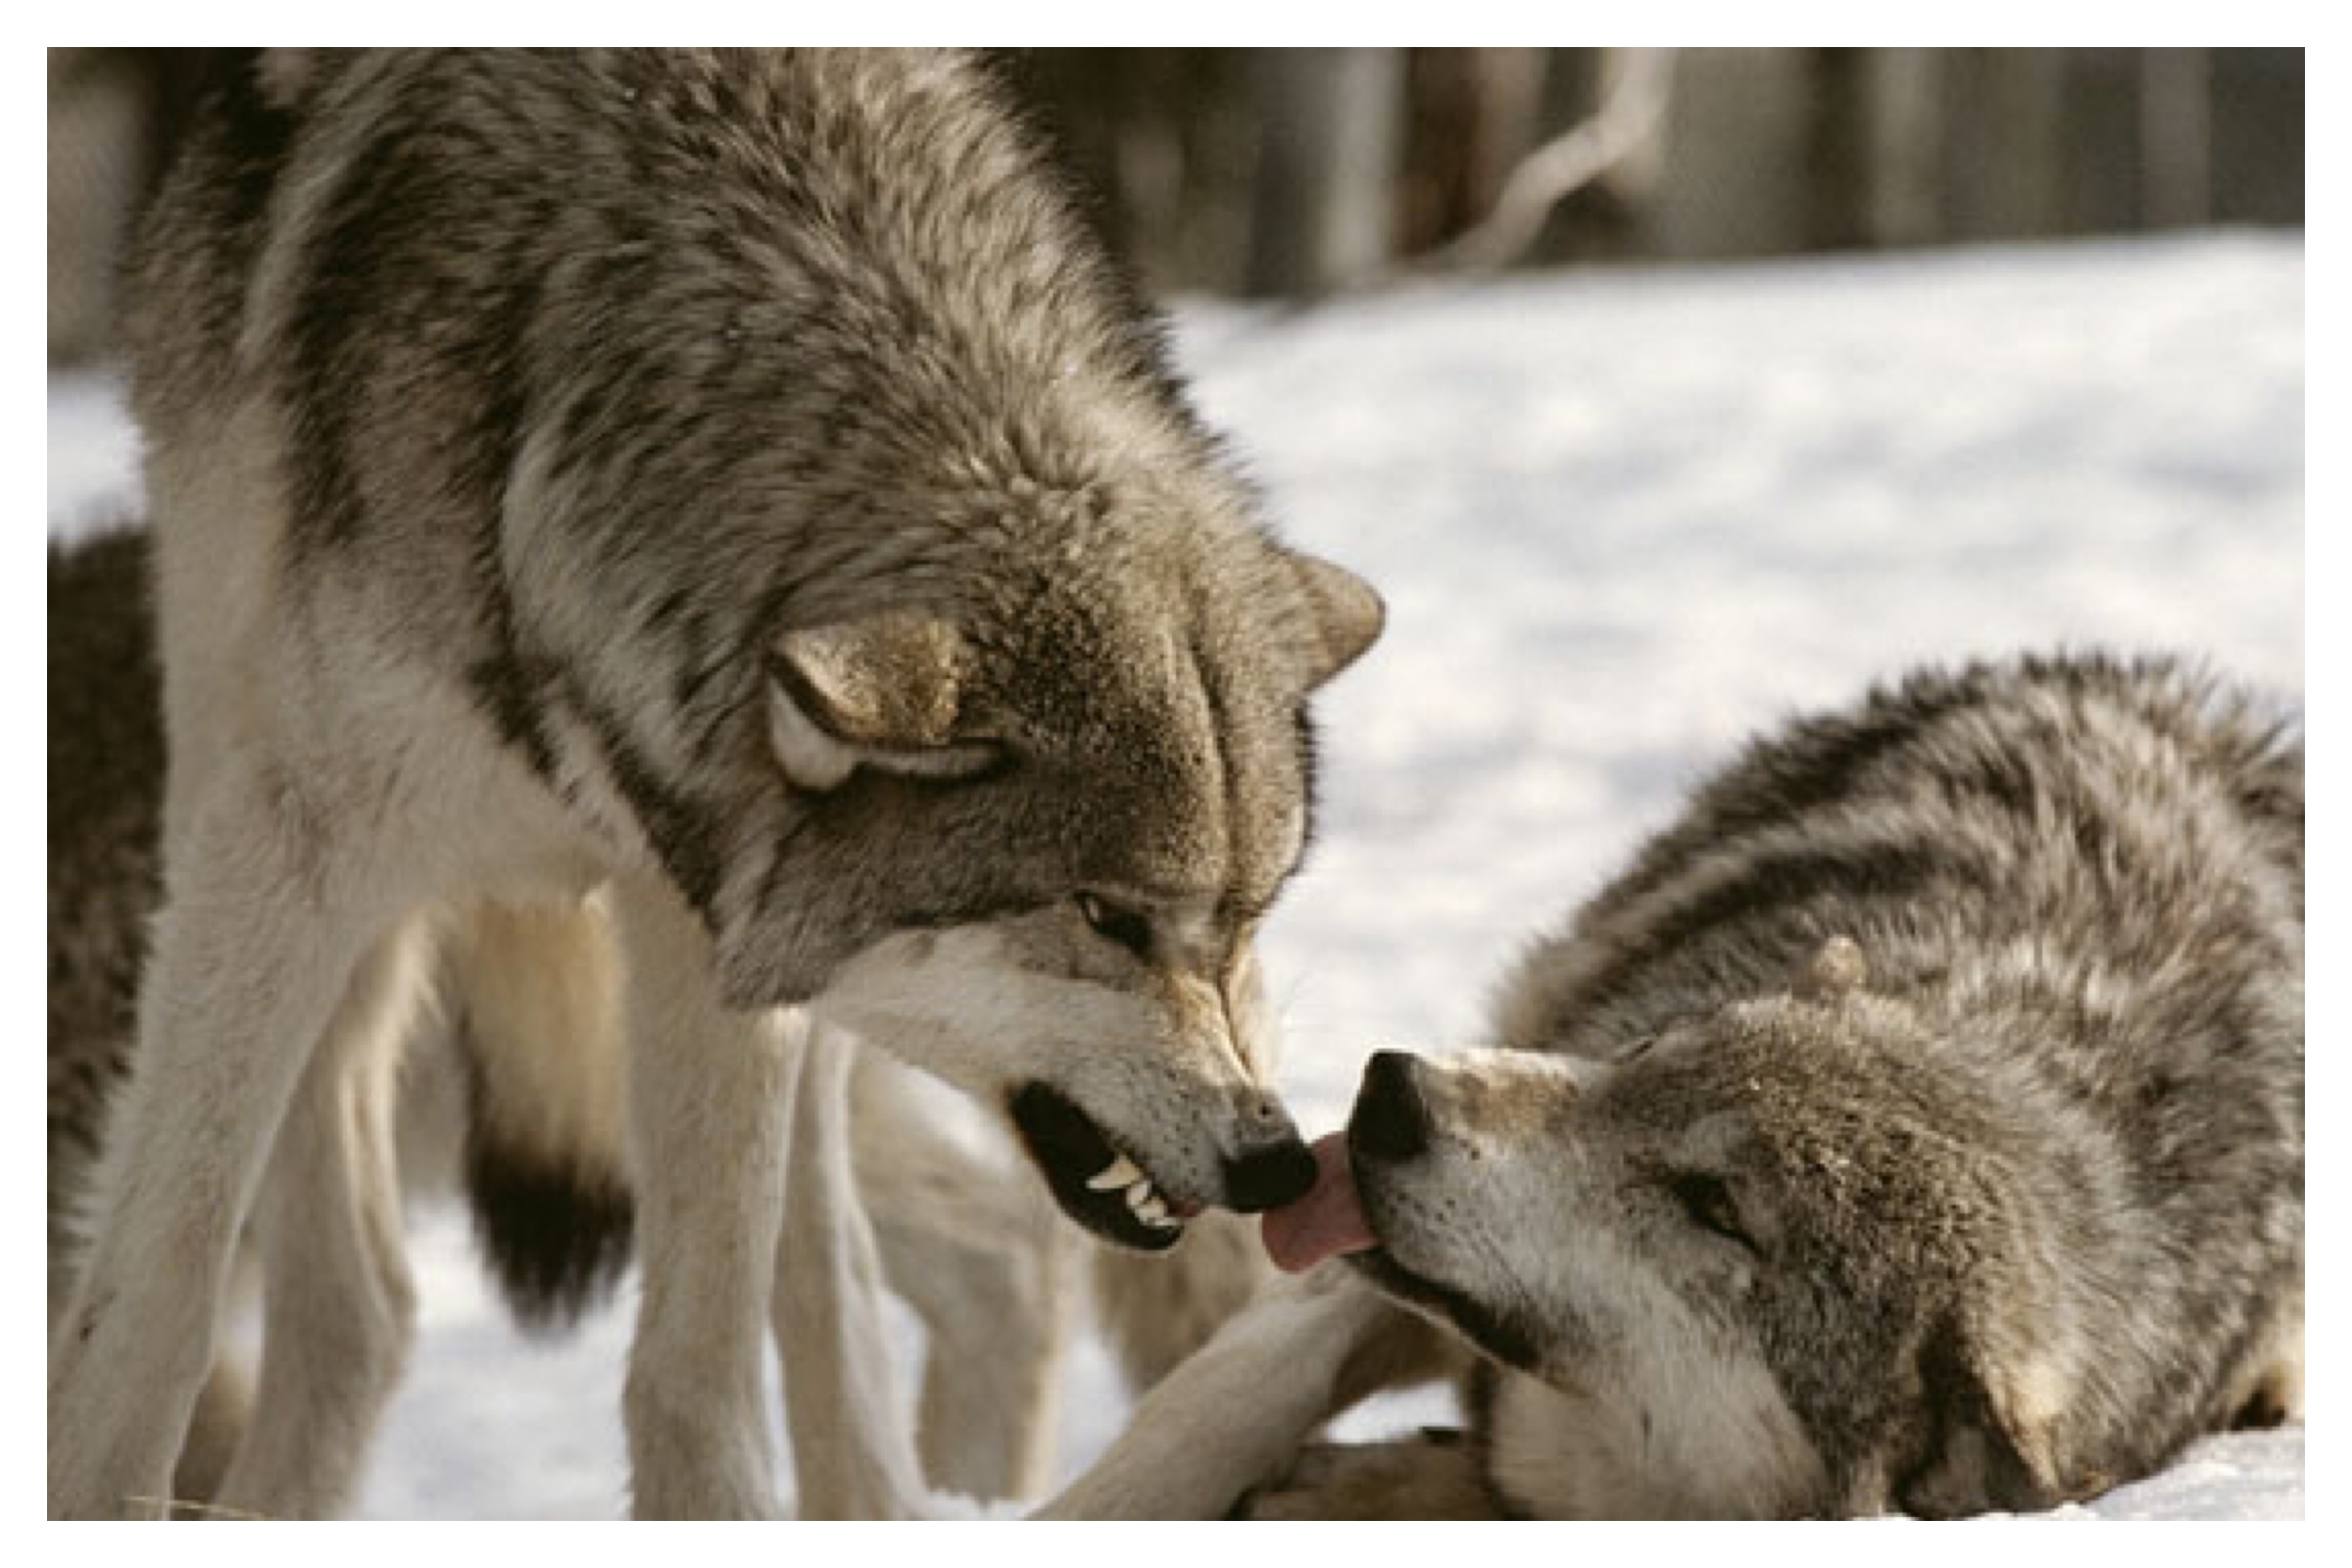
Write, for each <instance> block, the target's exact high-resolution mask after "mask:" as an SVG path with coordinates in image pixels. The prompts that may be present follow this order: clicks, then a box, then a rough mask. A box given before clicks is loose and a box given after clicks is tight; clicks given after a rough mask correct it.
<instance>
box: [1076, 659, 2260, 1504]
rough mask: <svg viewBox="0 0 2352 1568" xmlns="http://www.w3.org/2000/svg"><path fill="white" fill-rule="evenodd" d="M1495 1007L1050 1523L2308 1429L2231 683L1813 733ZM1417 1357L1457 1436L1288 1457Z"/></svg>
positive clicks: (2256, 886)
mask: <svg viewBox="0 0 2352 1568" xmlns="http://www.w3.org/2000/svg"><path fill="white" fill-rule="evenodd" d="M1497 1020H1498V1022H1497V1030H1498V1036H1499V1041H1500V1049H1495V1050H1490V1051H1483V1052H1478V1053H1473V1054H1468V1055H1466V1056H1464V1057H1463V1058H1462V1059H1460V1060H1458V1061H1452V1062H1447V1063H1443V1064H1441V1063H1437V1062H1431V1061H1424V1060H1420V1059H1416V1058H1415V1057H1412V1056H1409V1055H1406V1054H1399V1053H1392V1052H1383V1053H1380V1054H1376V1055H1374V1056H1373V1057H1372V1059H1371V1061H1370V1062H1369V1064H1368V1065H1367V1066H1366V1068H1365V1071H1364V1076H1363V1082H1362V1087H1361V1090H1360V1092H1359V1094H1358V1096H1357V1099H1356V1103H1355V1106H1354V1109H1353V1112H1352V1114H1351V1116H1350V1119H1349V1121H1348V1128H1347V1130H1346V1133H1345V1134H1344V1135H1334V1136H1333V1137H1332V1138H1331V1139H1329V1140H1326V1141H1325V1142H1324V1143H1323V1144H1320V1145H1318V1147H1317V1152H1318V1158H1319V1160H1320V1161H1321V1163H1322V1165H1323V1167H1324V1174H1323V1179H1322V1180H1321V1181H1320V1182H1319V1183H1318V1185H1317V1188H1316V1190H1315V1192H1314V1193H1313V1194H1311V1195H1310V1196H1309V1197H1308V1198H1307V1199H1306V1200H1304V1201H1301V1202H1299V1203H1298V1204H1294V1205H1289V1206H1287V1207H1285V1208H1284V1209H1282V1210H1279V1211H1277V1212H1276V1213H1274V1214H1272V1215H1269V1216H1268V1217H1267V1219H1266V1221H1265V1234H1266V1240H1267V1244H1268V1247H1269V1249H1270V1250H1271V1251H1272V1252H1273V1253H1274V1255H1275V1257H1276V1259H1277V1261H1279V1262H1281V1263H1282V1264H1284V1266H1285V1267H1287V1268H1290V1269H1293V1270H1306V1271H1308V1272H1305V1273H1304V1274H1303V1275H1302V1276H1301V1277H1300V1278H1299V1280H1296V1281H1286V1282H1284V1285H1283V1286H1282V1287H1278V1288H1276V1289H1275V1290H1274V1291H1271V1292H1269V1293H1268V1295H1267V1296H1266V1297H1265V1298H1264V1299H1262V1300H1261V1302H1260V1304H1258V1305H1256V1306H1253V1307H1252V1308H1251V1309H1250V1311H1248V1312H1246V1313H1245V1314H1243V1315H1242V1316H1241V1317H1239V1318H1237V1319H1236V1320H1234V1321H1233V1322H1232V1323H1230V1324H1228V1325H1227V1327H1226V1329H1225V1330H1224V1331H1223V1332H1222V1333H1221V1334H1220V1335H1219V1336H1218V1338H1217V1339H1215V1340H1213V1341H1212V1342H1210V1344H1209V1346H1208V1347H1207V1348H1205V1349H1204V1350H1203V1351H1202V1352H1201V1354H1200V1355H1199V1356H1198V1357H1196V1358H1195V1359H1194V1360H1193V1361H1192V1362H1190V1363H1188V1364H1187V1365H1186V1366H1184V1367H1182V1368H1179V1369H1178V1371H1177V1372H1176V1373H1175V1374H1174V1375H1173V1376H1172V1377H1171V1378H1170V1379H1168V1380H1167V1381H1166V1382H1164V1383H1162V1384H1161V1385H1160V1386H1159V1388H1158V1389H1157V1390H1156V1391H1154V1393H1153V1394H1152V1396H1151V1397H1148V1398H1147V1399H1146V1400H1145V1401H1144V1403H1143V1404H1142V1405H1141V1406H1140V1407H1139V1409H1138V1411H1137V1414H1136V1417H1135V1420H1134V1423H1133V1425H1132V1427H1131V1429H1130V1431H1129V1433H1128V1435H1127V1436H1126V1437H1124V1438H1122V1439H1121V1440H1120V1443H1119V1444H1118V1445H1117V1446H1114V1448H1113V1449H1112V1451H1111V1453H1110V1454H1109V1455H1108V1456H1106V1458H1105V1460H1104V1461H1103V1464H1102V1465H1101V1466H1099V1467H1098V1468H1097V1469H1096V1470H1095V1471H1094V1472H1092V1473H1091V1474H1090V1475H1089V1476H1088V1477H1087V1478H1086V1479H1085V1480H1083V1481H1082V1482H1081V1483H1080V1484H1079V1485H1078V1487H1076V1488H1075V1489H1073V1491H1072V1492H1071V1493H1070V1494H1069V1495H1066V1496H1065V1497H1064V1498H1062V1499H1061V1501H1060V1503H1059V1507H1061V1508H1062V1509H1064V1510H1066V1511H1070V1512H1076V1513H1103V1512H1117V1513H1146V1514H1171V1513H1185V1512H1215V1511H1221V1510H1223V1509H1224V1508H1225V1507H1227V1506H1228V1505H1230V1504H1231V1503H1232V1502H1233V1501H1234V1499H1235V1498H1236V1496H1237V1495H1241V1494H1243V1493H1244V1492H1245V1490H1246V1489H1254V1490H1252V1491H1250V1495H1249V1496H1248V1498H1247V1500H1246V1503H1245V1506H1246V1508H1247V1510H1248V1511H1250V1512H1252V1513H1254V1514H1256V1515H1259V1516H1272V1517H1285V1516H1294V1517H1295V1516H1312V1515H1341V1516H1354V1515H1362V1514H1395V1515H1405V1516H1452V1515H1468V1516H1479V1515H1495V1514H1502V1515H1521V1516H1524V1515H1543V1516H1556V1517H1571V1518H1578V1517H1654V1516H1693V1515H1695V1516H1745V1517H1759V1516H1760V1517H1787V1516H1807V1515H1810V1516H1822V1515H1834V1516H1845V1515H1864V1514H1873V1513H1880V1512H1885V1511H1887V1510H1890V1509H1898V1508H1899V1509H1903V1510H1907V1511H1910V1512H1915V1513H1923V1514H1931V1515H1952V1514H1962V1513H1974V1512H1981V1511H1985V1510H1988V1509H2005V1510H2021V1509H2042V1508H2047V1507H2050V1506H2053V1505H2055V1504H2057V1503H2059V1502H2061V1501H2065V1500H2070V1499H2077V1498H2082V1497H2087V1496H2090V1495H2095V1494H2097V1493H2099V1492H2101V1491H2103V1490H2105V1489H2107V1488H2109V1487H2112V1486H2115V1485H2118V1484H2120V1483H2123V1482H2127V1481H2131V1480H2133V1479H2135V1478H2137V1477H2141V1476H2144V1475H2147V1474H2149V1473H2150V1472H2152V1471H2154V1470H2155V1469H2157V1468H2158V1467H2160V1466H2162V1465H2164V1464H2165V1463H2167V1462H2168V1461H2169V1460H2170V1459H2171V1458H2172V1457H2173V1456H2175V1455H2176V1454H2178V1453H2179V1452H2180V1448H2181V1447H2182V1446H2183V1445H2185V1444H2187V1443H2188V1442H2189V1441H2190V1440H2191V1439H2193V1438H2194V1437H2196V1436H2197V1435H2198V1434H2200V1433H2204V1432H2208V1431H2212V1430H2215V1429H2217V1428H2226V1427H2229V1426H2232V1425H2239V1424H2267V1423H2272V1422H2277V1421H2280V1420H2284V1419H2299V1418H2300V1417H2301V1415H2302V1411H2303V1376H2302V1367H2303V777H2302V748H2301V743H2300V741H2299V739H2293V738H2291V736H2290V732H2289V731H2288V729H2287V728H2286V727H2285V726H2284V725H2282V724H2278V723H2274V722H2270V721H2267V720H2265V719H2264V718H2263V717H2262V716H2261V713H2260V711H2259V710H2258V709H2257V708H2256V707H2255V706H2253V705H2252V704H2251V703H2250V702H2248V701H2246V700H2244V699H2241V698H2238V697H2234V696H2231V695H2229V694H2228V693H2226V692H2225V691H2224V690H2223V689H2222V688H2221V687H2220V686H2219V685H2218V684H2217V683H2216V682H2215V681H2213V680H2212V679H2211V678H2209V677H2205V676H2202V675H2198V674H2194V673H2190V672H2186V671H2184V670H2183V669H2182V668H2181V667H2180V666H2178V665H2176V664H2173V663H2169V662H2157V661H2150V662H2135V663H2125V662H2116V661H2112V660H2107V659H2102V658H2096V657H2082V658H2066V659H2054V660H2026V661H2022V662H2014V663H2010V664H2005V665H1999V666H1992V665H1985V666H1975V667H1971V668H1969V669H1967V670H1965V671H1963V672H1960V673H1957V674H1952V675H1948V676H1947V675H1942V674H1935V673H1926V674H1920V675H1917V676H1915V677H1913V678H1911V679H1909V680H1907V681H1905V682H1903V683H1901V684H1900V685H1899V686H1897V687H1895V688H1893V689H1890V690H1883V691H1881V692H1879V693H1877V694H1874V695H1873V696H1872V697H1871V698H1870V699H1869V700H1868V701H1867V702H1865V703H1864V704H1862V705H1861V706H1860V707H1859V708H1858V709H1856V710H1853V711H1847V712H1843V713H1839V714H1836V715H1833V716H1828V717H1821V718H1815V719H1812V720H1809V721H1807V722H1803V723H1799V724H1797V725H1795V726H1794V727H1792V728H1790V729H1789V730H1788V731H1787V732H1786V733H1784V734H1781V735H1780V736H1778V737H1776V738H1773V739H1770V740H1767V741H1764V742H1761V743H1759V744H1757V745H1756V746H1754V747H1753V748H1752V749H1751V750H1749V751H1748V752H1747V754H1746V755H1745V756H1744V757H1742V758H1741V759H1740V760H1739V761H1738V762H1736V763H1735V764H1734V765H1733V766H1731V767H1730V768H1729V769H1728V770H1727V771H1725V772H1724V773H1722V774H1721V775H1720V776H1719V777H1717V778H1716V779H1715V780H1714V781H1713V782H1712V783H1710V784H1708V785H1707V786H1706V787H1705V788H1703V789H1702V790H1700V791H1699V792H1698V794H1697V796H1696V798H1695V800H1694V802H1693V803H1692V805H1691V809H1689V811H1688V812H1687V813H1686V814H1685V815H1684V816H1683V818H1682V819H1681V820H1680V821H1679V822H1678V823H1676V824H1675V825H1674V826H1673V827H1671V828H1670V829H1669V830H1668V831H1666V832H1665V833H1664V834H1663V835H1662V836H1660V837H1658V838H1657V839H1655V840H1654V841H1653V842H1651V843H1650V845H1649V846H1648V847H1647V848H1646V849H1645V850H1644V851H1643V852H1642V855H1641V856H1640V857H1639V858H1637V859H1636V860H1635V862H1634V864H1633V866H1632V868H1631V869H1630V870H1628V871H1627V872H1626V873H1625V874H1623V875H1622V876H1620V877H1619V878H1618V879H1617V880H1616V881H1614V882H1613V883H1611V884H1610V885H1609V886H1608V887H1607V888H1606V889H1605V890H1604V891H1602V892H1601V893H1600V894H1599V895H1598V896H1597V897H1596V898H1595V899H1593V901H1592V902H1591V903H1590V904H1589V905H1588V906H1587V907H1585V908H1584V910H1583V911H1582V912H1581V913H1580V914H1579V915H1578V916H1577V917H1576V918H1575V920H1574V921H1573V922H1572V923H1571V924H1570V925H1569V926H1568V927H1567V928H1566V929H1565V931H1563V932H1562V933H1561V934H1559V935H1557V936H1554V937H1552V938H1550V939H1548V940H1545V941H1544V942H1541V943H1539V944H1537V945H1536V946H1535V947H1534V948H1533V950H1532V951H1531V952H1530V953H1529V954H1528V955H1527V956H1526V957H1525V959H1524V960H1523V961H1522V962H1521V963H1520V964H1519V966H1518V969H1517V972H1516V974H1515V976H1514V977H1513V978H1512V979H1511V981H1510V982H1509V984H1508V985H1507V986H1506V987H1505V988H1504V989H1503V991H1502V993H1501V999H1500V1005H1499V1007H1498V1009H1497ZM1341 1254H1345V1255H1346V1261H1345V1262H1324V1260H1325V1259H1328V1258H1333V1257H1335V1256H1338V1255H1341ZM1318 1264H1321V1265H1322V1266H1319V1267H1318V1266H1316V1265H1318ZM1389 1303H1401V1304H1402V1305H1403V1306H1404V1307H1406V1308H1409V1309H1410V1313H1411V1314H1412V1315H1411V1316H1403V1315H1400V1314H1399V1313H1398V1312H1397V1310H1396V1308H1395V1306H1393V1305H1391V1304H1389ZM1416 1337H1418V1338H1419V1339H1421V1340H1422V1341H1423V1342H1424V1343H1422V1344H1420V1345H1418V1346H1416V1345H1415V1344H1414V1343H1413V1342H1414V1341H1415V1339H1416ZM1432 1339H1434V1340H1435V1341H1436V1342H1437V1344H1438V1347H1439V1348H1441V1349H1443V1348H1450V1349H1451V1351H1452V1352H1453V1353H1455V1354H1463V1353H1469V1354H1472V1355H1474V1356H1475V1362H1474V1370H1472V1372H1471V1373H1470V1375H1469V1380H1468V1388H1467V1391H1466V1393H1465V1408H1466V1409H1467V1410H1468V1411H1469V1413H1470V1416H1471V1420H1470V1425H1469V1430H1468V1431H1467V1432H1466V1433H1464V1434H1444V1435H1433V1436H1425V1437H1423V1438H1420V1439H1415V1440H1409V1441H1404V1442H1398V1443H1393V1444H1381V1445H1367V1446H1358V1447H1311V1448H1308V1449H1306V1450H1305V1451H1304V1452H1303V1453H1298V1452H1293V1451H1289V1450H1288V1449H1286V1445H1287V1444H1290V1443H1295V1442H1296V1441H1297V1440H1299V1438H1301V1437H1303V1436H1304V1435H1305V1433H1306V1432H1307V1431H1308V1430H1310V1429H1311V1428H1312V1427H1313V1426H1314V1425H1315V1424H1317V1423H1319V1422H1320V1421H1321V1420H1322V1419H1323V1418H1324V1417H1325V1416H1326V1415H1328V1414H1329V1413H1330V1411H1331V1409H1332V1408H1334V1407H1335V1406H1336V1405H1337V1404H1339V1403H1342V1402H1345V1401H1346V1400H1347V1399H1348V1398H1349V1397H1354V1396H1355V1395H1356V1394H1357V1393H1359V1392H1361V1391H1362V1390H1363V1389H1364V1388H1365V1387H1367V1386H1369V1385H1371V1384H1374V1383H1377V1382H1378V1381H1379V1380H1381V1379H1382V1378H1384V1377H1388V1376H1393V1375H1396V1373H1397V1369H1400V1368H1404V1367H1410V1366H1416V1365H1426V1364H1427V1363H1428V1358H1429V1356H1430V1355H1431V1354H1432V1347H1431V1345H1430V1344H1429V1343H1427V1342H1428V1341H1430V1340H1432ZM1234 1402H1240V1403H1242V1404H1243V1405H1245V1406H1246V1407H1247V1408H1249V1409H1250V1411H1251V1412H1252V1414H1251V1418H1250V1421H1249V1422H1247V1423H1244V1422H1239V1421H1236V1420H1235V1419H1234V1417H1233V1415H1232V1405H1233V1403H1234ZM1211 1431H1213V1432H1214V1433H1215V1434H1216V1436H1215V1437H1214V1438H1213V1439H1212V1438H1211V1437H1210V1433H1211ZM1236 1432H1241V1433H1243V1434H1244V1435H1242V1436H1241V1437H1240V1438H1239V1439H1238V1440H1229V1439H1228V1438H1227V1436H1226V1434H1228V1433H1236Z"/></svg>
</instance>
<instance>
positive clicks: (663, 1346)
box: [613, 877, 807, 1519]
mask: <svg viewBox="0 0 2352 1568" xmlns="http://www.w3.org/2000/svg"><path fill="white" fill-rule="evenodd" d="M613 894H614V897H613V913H614V916H615V919H616V922H617V928H618V932H619V936H620V941H621V951H622V955H623V959H624V968H625V972H626V976H627V978H626V982H625V983H626V987H627V1002H626V1007H627V1017H628V1030H629V1039H628V1129H627V1131H628V1137H629V1139H630V1141H631V1150H630V1165H631V1168H632V1169H633V1170H634V1171H635V1172H636V1173H637V1239H638V1259H639V1262H640V1264H641V1266H642V1269H643V1276H642V1284H643V1290H642V1296H641V1299H640V1305H639V1309H638V1319H637V1331H636V1340H635V1343H634V1345H633V1346H632V1348H631V1349H630V1354H629V1372H628V1381H627V1386H626V1390H625V1392H624V1394H623V1397H622V1404H623V1412H624V1415H625V1417H626V1420H627V1424H628V1436H629V1464H630V1485H631V1492H632V1496H631V1506H632V1508H633V1511H634V1512H635V1513H636V1514H637V1516H638V1517H640V1518H685V1519H698V1518H769V1517H773V1516H774V1515H775V1513H776V1499H775V1464H774V1456H773V1453H772V1451H771V1446H770V1444H769V1440H768V1430H767V1421H766V1413H765V1410H764V1407H763V1402H762V1399H761V1394H760V1371H761V1364H762V1363H761V1355H762V1339H763V1336H762V1330H763V1326H764V1325H765V1323H766V1321H767V1309H768V1292H769V1288H770V1284H771V1281H772V1278H773V1275H774V1264H775V1259H776V1244H777V1233H778V1229H779V1227H780V1224H781V1221H782V1217H783V1203H784V1170H783V1157H784V1139H785V1136H786V1131H787V1129H788V1128H789V1126H790V1125H791V1117H792V1095H793V1089H794V1084H795V1081H796V1079H797V1077H798V1074H799V1070H800V1057H801V1055H802V1054H803V1053H804V1052H805V1050H806V1048H807V1026H806V1023H805V1020H804V1019H803V1018H802V1017H801V1016H800V1015H799V1014H798V1013H797V1012H794V1011H788V1010H785V1009H774V1010H770V1011H766V1012H748V1013H747V1012H741V1011H737V1010H733V1009H730V1008H728V1007H727V1006H726V1005H724V1004H723V1003H722V1002H721V1001H720V999H719V993H718V986H717V976H716V974H715V972H714V970H713V967H712V960H711V943H710V939H709V938H708V936H707V935H706V934H705V933H704V930H703V928H702V926H701V924H700V923H699V921H698V920H697V919H696V917H695V915H694V914H693V913H692V912H691V911H690V910H688V909H687V908H686V907H685V906H684V905H683V904H682V903H681V902H680V901H679V899H678V896H677V894H676V893H675V892H674V891H673V890H672V889H671V888H670V887H669V886H668V884H666V883H664V882H659V881H656V880H655V879H653V878H651V877H640V878H633V879H630V880H628V881H625V882H623V883H620V884H618V885H616V886H615V887H614V889H613Z"/></svg>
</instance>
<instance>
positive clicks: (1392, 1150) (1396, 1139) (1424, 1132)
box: [1348, 1051, 1429, 1161]
mask: <svg viewBox="0 0 2352 1568" xmlns="http://www.w3.org/2000/svg"><path fill="white" fill-rule="evenodd" d="M1417 1066H1419V1063H1418V1062H1417V1061H1416V1060H1415V1059H1414V1058H1413V1057H1412V1056H1411V1055H1410V1054H1406V1053H1405V1052H1401V1051H1376V1052H1374V1053H1373V1054H1372V1059H1371V1060H1370V1061H1368V1062H1366V1063H1364V1082H1363V1087H1362V1088H1360V1089H1358V1090H1357V1091H1356V1092H1355V1110H1354V1113H1353V1114H1351V1115H1350V1116H1349V1117H1348V1152H1349V1153H1350V1154H1353V1155H1357V1156H1360V1157H1369V1158H1372V1159H1383V1160H1391V1161H1397V1160H1407V1159H1411V1158H1412V1157H1413V1156H1414V1155H1415V1154H1418V1153H1420V1152H1422V1151H1423V1150H1425V1149H1427V1148H1428V1147H1429V1102H1428V1101H1426V1100H1424V1099H1422V1098H1421V1085H1420V1083H1419V1081H1418V1079H1417V1077H1416V1075H1415V1072H1414V1069H1415V1068H1416V1067H1417Z"/></svg>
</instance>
